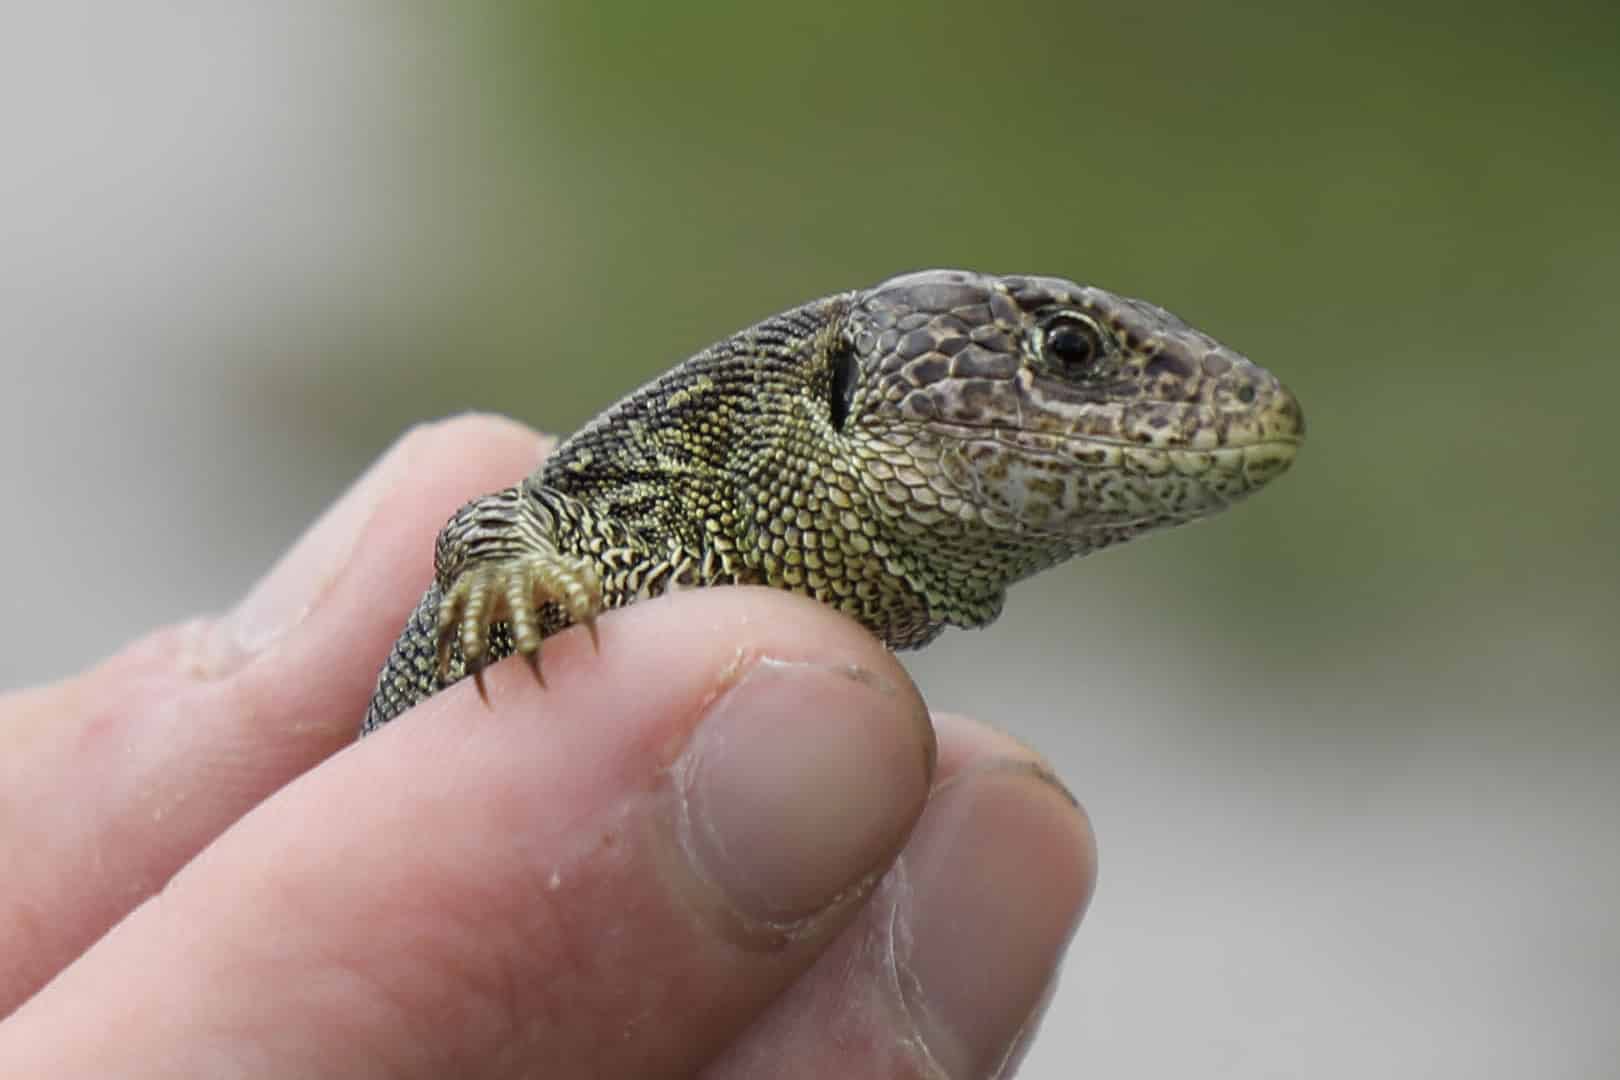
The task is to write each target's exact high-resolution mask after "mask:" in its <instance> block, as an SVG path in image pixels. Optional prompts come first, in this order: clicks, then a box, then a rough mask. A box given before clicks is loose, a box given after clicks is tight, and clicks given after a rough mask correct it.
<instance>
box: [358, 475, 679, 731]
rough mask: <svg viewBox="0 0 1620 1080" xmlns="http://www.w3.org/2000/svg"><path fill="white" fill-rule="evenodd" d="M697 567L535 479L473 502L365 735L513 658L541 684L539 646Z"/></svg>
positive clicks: (447, 541)
mask: <svg viewBox="0 0 1620 1080" xmlns="http://www.w3.org/2000/svg"><path fill="white" fill-rule="evenodd" d="M691 562H692V560H691V559H690V558H689V557H687V556H685V555H683V554H682V553H680V552H678V551H676V550H661V549H658V548H655V547H653V546H652V545H649V544H648V543H647V542H646V541H645V540H644V539H643V538H642V537H641V536H639V535H638V534H637V533H636V532H634V531H633V530H631V529H629V528H627V527H625V526H624V525H622V524H620V523H618V522H616V521H614V520H612V519H609V518H605V517H603V516H602V515H600V514H597V513H593V512H592V511H591V510H590V509H589V508H587V507H586V506H585V504H584V503H582V502H581V501H580V500H578V499H575V498H573V497H571V496H568V495H564V494H562V493H560V492H558V491H555V490H554V489H551V488H548V487H546V486H544V485H543V484H540V483H539V482H538V481H536V480H535V479H532V478H531V479H530V480H528V481H525V482H524V483H522V484H519V485H517V486H516V487H511V488H507V489H506V490H504V491H499V492H496V493H494V494H492V495H485V496H483V497H481V498H477V499H474V500H473V501H472V502H469V503H467V504H466V505H465V506H463V507H462V508H461V509H460V510H458V511H457V512H456V514H455V516H454V517H452V518H451V519H450V521H449V523H448V524H446V525H445V527H444V529H443V530H442V531H441V532H440V533H439V539H438V544H437V546H436V549H435V553H434V582H433V585H432V586H431V587H430V588H429V589H428V590H427V592H426V593H425V594H424V595H423V597H422V601H421V603H419V604H418V605H417V608H416V611H415V612H413V613H412V615H411V618H410V621H409V622H408V623H407V624H406V627H405V630H404V632H403V633H402V634H401V635H400V637H399V640H398V641H397V642H396V643H395V645H394V648H393V651H392V652H391V653H390V654H389V657H388V660H387V662H386V663H385V664H384V665H383V669H382V672H381V673H380V674H379V676H378V679H377V689H376V693H375V694H374V695H373V697H372V701H371V706H370V708H369V709H368V710H367V712H366V719H365V722H364V724H363V726H362V728H361V734H365V733H367V732H370V731H372V730H374V729H376V728H378V727H380V726H382V725H383V724H385V723H387V722H388V721H389V720H392V719H393V718H394V717H395V716H397V715H399V714H400V713H402V712H404V711H405V710H406V709H408V708H410V707H411V706H412V705H415V704H416V703H417V702H419V701H422V700H424V699H426V698H428V697H431V696H432V695H433V694H435V693H437V692H438V691H439V690H441V689H443V688H444V687H446V686H449V685H450V684H451V683H454V682H457V681H458V680H460V679H462V678H464V677H466V676H467V675H471V676H473V678H474V679H475V680H477V681H478V688H479V693H480V695H482V694H483V693H484V688H483V670H484V668H485V667H487V666H488V665H490V664H492V663H494V662H495V661H497V660H500V659H502V658H504V657H506V656H510V655H512V654H513V653H517V654H518V655H521V656H522V657H523V658H524V659H525V661H526V662H527V663H528V664H529V666H530V668H531V669H532V670H533V671H534V672H535V675H536V677H537V678H538V677H539V674H540V643H541V641H542V640H543V639H544V638H546V637H549V636H550V635H552V634H554V633H556V632H558V631H559V630H562V629H564V628H565V627H568V626H572V625H574V624H576V623H578V624H583V625H585V626H587V627H589V628H590V629H591V633H592V636H593V637H594V636H595V626H594V620H595V617H596V615H597V614H598V613H600V612H602V611H604V610H606V609H608V608H613V607H618V606H621V605H623V604H626V603H629V602H631V601H632V600H635V599H638V598H640V597H643V596H649V595H655V594H656V593H659V592H662V591H664V589H665V588H667V587H668V586H669V585H670V584H673V583H676V582H677V581H679V580H681V579H682V578H683V577H684V576H685V572H686V567H688V566H689V565H690V564H691Z"/></svg>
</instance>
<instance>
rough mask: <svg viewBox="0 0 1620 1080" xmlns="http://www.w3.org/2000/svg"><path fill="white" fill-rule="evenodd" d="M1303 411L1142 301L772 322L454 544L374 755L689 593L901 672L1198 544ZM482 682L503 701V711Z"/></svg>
mask: <svg viewBox="0 0 1620 1080" xmlns="http://www.w3.org/2000/svg"><path fill="white" fill-rule="evenodd" d="M1303 436H1304V418H1303V415H1302V413H1301V411H1300V408H1299V404H1298V403H1297V402H1296V401H1295V399H1294V397H1293V395H1292V394H1290V393H1289V391H1288V390H1287V389H1286V388H1285V387H1284V386H1283V385H1282V384H1281V383H1280V382H1278V380H1277V379H1276V378H1275V377H1274V376H1272V375H1271V374H1269V373H1268V372H1266V371H1264V370H1263V369H1261V368H1260V367H1258V366H1257V365H1255V364H1253V363H1251V362H1250V361H1249V360H1247V359H1246V358H1244V357H1243V356H1241V355H1240V354H1238V353H1236V352H1234V351H1233V350H1231V349H1228V348H1227V347H1225V346H1223V345H1221V344H1220V343H1219V342H1217V341H1215V340H1214V339H1213V338H1211V337H1209V336H1208V335H1206V334H1204V333H1202V332H1200V331H1198V330H1195V329H1193V328H1192V327H1189V326H1188V325H1187V324H1185V323H1184V322H1182V321H1181V320H1180V319H1178V318H1176V317H1175V316H1174V315H1172V314H1170V313H1169V312H1167V311H1165V310H1163V309H1162V308H1159V307H1156V306H1154V305H1152V304H1149V303H1146V302H1144V301H1141V300H1132V299H1128V298H1124V297H1119V296H1116V295H1114V294H1112V293H1109V292H1105V291H1103V290H1101V289H1098V288H1094V287H1091V286H1085V285H1077V284H1074V283H1073V282H1069V281H1065V280H1062V279H1059V278H1048V277H1030V276H1008V277H995V276H990V275H984V274H978V273H973V272H969V271H958V270H931V271H923V272H920V273H914V274H906V275H902V276H900V277H896V278H892V279H890V280H889V281H886V282H883V283H882V284H880V285H877V286H875V287H873V288H870V289H864V290H858V291H854V292H845V293H839V294H836V295H833V296H829V297H825V298H823V299H820V300H816V301H813V302H811V303H808V304H805V305H803V306H801V307H798V308H795V309H793V310H791V311H788V312H785V313H783V314H780V315H777V316H774V317H772V318H770V319H766V320H765V321H764V322H761V323H758V324H756V325H755V326H752V327H750V328H748V329H746V330H743V331H742V332H740V333H738V334H736V335H734V336H732V337H730V338H728V339H726V340H724V341H722V342H720V343H718V344H716V345H714V346H711V347H710V348H708V349H706V350H704V351H703V352H700V353H698V354H697V355H696V356H693V357H692V358H691V359H689V360H687V361H685V362H684V363H682V364H680V365H678V366H676V367H675V368H673V369H671V370H670V371H668V372H666V373H665V374H664V375H662V376H660V377H659V378H657V379H655V380H654V381H653V382H651V383H649V384H647V385H646V386H644V387H642V388H641V389H640V390H637V391H635V392H634V393H632V394H631V395H630V396H628V397H626V398H624V399H623V400H621V401H620V402H619V403H618V404H616V405H614V406H612V407H611V408H609V409H608V410H606V411H605V412H603V413H602V414H600V415H599V416H598V417H597V418H596V419H594V420H592V421H591V422H590V423H588V424H587V425H586V426H585V427H584V428H582V429H581V430H580V431H579V432H578V433H577V434H575V435H574V436H572V437H571V438H569V439H568V440H566V441H565V442H563V443H562V444H561V445H560V446H559V447H558V448H557V450H556V451H555V452H554V453H553V454H552V455H551V456H550V457H549V458H548V459H547V460H546V462H545V463H544V464H543V465H542V466H541V467H540V468H539V469H538V470H537V471H536V472H535V473H534V474H533V475H531V476H529V477H528V478H527V479H525V480H523V481H522V482H521V483H519V484H517V485H516V486H514V487H511V488H508V489H506V490H504V491H501V492H497V493H494V494H491V495H486V496H483V497H481V498H477V499H474V500H473V501H472V502H469V503H468V504H467V505H466V506H464V507H463V508H462V509H461V510H460V511H458V512H457V513H456V515H455V516H454V517H453V518H452V519H451V520H450V522H449V523H448V524H447V525H446V526H445V527H444V530H443V531H442V532H441V533H440V534H439V538H438V543H437V547H436V551H435V575H434V582H433V584H432V585H431V586H430V587H429V588H428V590H427V592H426V594H425V595H424V596H423V598H422V601H421V603H420V604H419V605H418V607H417V609H416V611H415V612H414V613H413V614H412V615H411V617H410V620H409V621H408V623H407V624H406V626H405V629H404V631H403V632H402V633H401V635H400V637H399V640H398V641H397V643H396V644H395V645H394V648H393V651H392V652H391V653H390V655H389V657H388V659H387V661H386V663H385V664H384V666H383V669H382V671H381V673H380V675H379V676H378V681H377V689H376V692H375V694H374V696H373V697H372V700H371V705H370V707H369V709H368V710H367V713H366V717H365V721H364V724H363V726H362V728H361V733H362V734H365V733H367V732H370V731H373V730H375V729H376V728H378V727H380V726H382V725H383V724H385V723H387V722H388V721H389V720H392V719H393V718H394V717H395V716H397V715H399V714H400V713H401V712H403V711H405V710H406V709H407V708H409V707H410V706H412V705H414V704H416V703H417V702H419V701H421V700H423V699H424V698H427V697H429V696H431V695H432V694H434V693H437V692H438V691H439V690H440V689H442V688H444V687H445V686H447V685H449V684H450V683H453V682H455V681H457V680H458V679H460V678H462V677H464V676H465V675H467V674H472V675H475V676H477V675H478V674H479V673H480V672H481V671H482V669H483V668H484V667H485V666H486V665H488V664H489V663H491V662H493V661H495V660H498V659H500V658H502V657H504V656H507V655H510V654H512V653H513V652H517V653H520V654H521V655H523V656H524V657H525V659H527V660H528V661H529V663H530V664H531V666H533V667H534V668H535V671H536V674H537V675H538V673H539V667H538V663H539V660H538V656H539V647H540V642H541V640H542V639H543V638H545V637H547V636H549V635H550V634H552V633H555V632H557V631H559V630H561V629H563V628H565V627H567V626H570V625H573V624H575V623H585V624H587V625H589V624H590V623H591V620H592V619H593V618H594V617H595V615H596V614H597V613H599V612H601V611H603V610H606V609H610V608H615V607H620V606H622V605H624V604H628V603H632V602H634V601H636V600H639V599H643V598H646V597H650V596H656V595H658V594H660V593H662V592H664V591H666V590H668V589H669V588H671V587H675V586H682V587H684V586H697V585H723V584H764V585H772V586H776V587H779V588H785V589H791V590H793V591H795V592H800V593H804V594H807V595H810V596H814V597H816V598H817V599H819V600H821V601H823V602H825V603H828V604H831V605H832V606H834V607H836V608H838V609H839V610H841V611H843V612H845V613H847V614H849V615H851V616H852V617H854V618H855V619H857V620H858V621H860V622H861V623H862V624H863V625H864V626H866V627H867V629H869V630H870V631H872V633H874V634H875V635H877V636H878V637H879V638H880V639H882V640H883V641H884V642H885V643H886V644H887V645H889V646H890V647H891V648H896V649H901V648H914V647H917V646H921V645H925V644H927V643H928V642H929V641H930V640H932V639H933V638H934V637H935V636H936V635H938V633H939V632H940V630H942V629H943V628H944V627H945V626H947V625H953V626H964V627H975V626H984V625H986V624H988V623H990V622H991V621H992V620H994V619H995V618H996V616H997V614H999V613H1000V610H1001V606H1002V600H1003V597H1004V595H1005V591H1006V588H1007V586H1008V585H1009V584H1011V583H1012V582H1014V581H1017V580H1019V579H1021V578H1024V577H1028V576H1029V575H1031V574H1033V573H1035V572H1037V571H1039V570H1042V569H1044V568H1046V567H1049V566H1052V565H1053V564H1055V563H1058V562H1061V561H1063V560H1064V559H1068V558H1070V557H1073V556H1076V555H1084V554H1087V553H1089V552H1092V551H1095V550H1098V549H1099V548H1103V547H1107V546H1109V545H1111V544H1115V543H1119V542H1121V541H1123V540H1127V539H1130V538H1131V537H1134V536H1137V535H1139V534H1141V533H1144V532H1147V531H1150V530H1153V529H1158V528H1163V527H1167V526H1172V525H1178V524H1182V523H1185V522H1188V521H1193V520H1196V519H1198V518H1200V517H1203V516H1206V515H1208V514H1211V513H1214V512H1216V511H1218V510H1221V509H1223V508H1225V507H1226V506H1228V505H1230V504H1231V503H1233V502H1235V501H1236V500H1238V499H1240V498H1242V497H1244V496H1246V495H1248V494H1250V493H1251V492H1253V491H1255V490H1256V489H1258V488H1259V487H1261V486H1262V485H1264V484H1265V483H1266V482H1268V481H1269V480H1271V479H1272V478H1273V477H1275V476H1277V475H1278V474H1280V473H1281V472H1283V471H1284V470H1285V469H1287V468H1288V466H1289V465H1290V464H1291V463H1292V461H1293V458H1294V455H1295V453H1296V451H1297V449H1298V447H1299V444H1300V442H1301V440H1302V438H1303ZM481 687H482V683H481V682H480V688H481Z"/></svg>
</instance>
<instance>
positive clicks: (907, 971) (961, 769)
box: [702, 715, 1096, 1080]
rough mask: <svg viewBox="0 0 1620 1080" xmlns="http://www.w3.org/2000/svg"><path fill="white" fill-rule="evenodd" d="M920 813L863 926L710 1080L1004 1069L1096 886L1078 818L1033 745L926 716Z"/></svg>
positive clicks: (1011, 1064) (1035, 1019) (1012, 1064)
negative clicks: (929, 779) (929, 742)
mask: <svg viewBox="0 0 1620 1080" xmlns="http://www.w3.org/2000/svg"><path fill="white" fill-rule="evenodd" d="M935 725H936V727H937V729H938V735H939V747H940V750H939V767H938V770H937V772H936V775H935V784H934V793H933V795H932V797H931V798H930V802H929V807H928V809H927V811H925V813H924V815H923V818H922V820H921V821H920V822H919V824H918V827H917V829H916V831H915V832H914V834H913V836H912V838H911V840H910V842H908V844H907V846H906V849H905V851H903V852H902V854H901V856H900V858H899V860H897V862H896V864H895V866H894V867H892V868H891V869H890V871H889V872H888V873H887V874H886V875H885V877H884V880H883V882H882V884H881V885H880V886H879V888H878V890H877V892H876V893H875V894H874V895H873V896H872V898H871V899H870V900H869V901H868V902H867V904H866V906H865V907H864V908H863V909H862V911H861V914H860V916H859V918H857V919H856V921H855V922H854V923H853V924H851V925H850V926H849V928H848V929H846V930H845V931H844V932H843V933H842V934H841V935H840V936H839V939H838V941H836V942H834V943H833V945H832V946H831V947H830V948H829V949H828V950H827V952H826V953H824V954H823V955H822V956H821V958H820V959H819V960H818V961H817V962H816V965H815V967H814V968H812V969H811V970H810V972H808V973H807V974H806V975H805V977H804V978H802V979H799V980H798V981H797V982H795V983H794V985H793V986H792V987H790V988H789V989H788V991H787V992H786V993H784V994H783V995H782V997H781V998H779V999H778V1000H777V1001H776V1002H775V1003H773V1005H772V1006H771V1008H770V1010H769V1011H768V1012H767V1013H766V1014H765V1016H763V1017H762V1018H761V1019H760V1021H759V1022H758V1023H757V1024H755V1025H754V1026H752V1027H751V1028H750V1029H749V1030H748V1031H747V1032H746V1033H744V1035H743V1036H742V1037H741V1038H740V1039H739V1040H738V1041H737V1042H736V1044H734V1045H733V1046H732V1047H730V1048H729V1049H728V1051H727V1052H726V1053H725V1054H723V1055H722V1056H721V1057H720V1058H719V1059H718V1060H717V1061H715V1062H714V1063H713V1064H712V1065H711V1066H710V1067H709V1068H707V1069H705V1070H704V1072H703V1074H702V1075H703V1077H704V1078H705V1080H731V1078H736V1080H746V1078H749V1077H756V1076H767V1075H768V1076H773V1077H781V1078H783V1080H794V1078H799V1077H804V1078H806V1080H810V1078H819V1077H826V1076H837V1077H847V1078H849V1080H860V1078H864V1077H872V1078H877V1077H917V1078H925V1077H926V1078H939V1077H945V1076H949V1077H954V1078H968V1077H1001V1076H1011V1075H1012V1074H1013V1072H1014V1070H1015V1069H1016V1067H1017V1064H1018V1061H1019V1059H1020V1058H1021V1056H1022V1054H1023V1052H1024V1051H1025V1050H1026V1049H1027V1047H1028V1045H1029V1042H1030V1041H1031V1040H1032V1039H1033V1037H1034V1034H1035V1031H1036V1028H1037V1026H1038V1024H1039V1021H1040V1018H1041V1015H1042V1014H1043V1013H1044V1011H1045V1007H1046V1005H1047V1003H1048V1002H1049V1001H1050V995H1051V991H1052V989H1053V987H1054V986H1055V982H1056V975H1057V969H1058V963H1059V961H1060V960H1061V958H1062V956H1063V953H1064V950H1065V948H1066V946H1067V944H1068V941H1069V939H1070V937H1071V936H1072V934H1073V933H1074V931H1075V929H1076V928H1077V926H1078V923H1079V920H1080V918H1081V917H1082V915H1083V914H1084V911H1085V909H1086V906H1087V904H1088V903H1089V901H1090V897H1091V894H1092V890H1093V889H1094V887H1095V884H1096V843H1095V839H1094V838H1093V836H1092V833H1091V828H1090V823H1089V821H1088V820H1087V818H1086V816H1085V813H1084V811H1083V810H1081V809H1080V807H1079V806H1078V805H1077V804H1076V803H1075V802H1074V801H1073V797H1072V796H1070V795H1069V793H1068V792H1067V791H1066V790H1065V789H1064V788H1063V787H1062V786H1061V784H1059V783H1058V781H1057V780H1056V778H1055V777H1054V776H1053V774H1052V773H1051V771H1050V770H1049V768H1048V767H1047V765H1046V763H1045V761H1044V759H1042V758H1041V757H1040V756H1039V755H1038V754H1037V753H1035V752H1034V751H1033V750H1031V749H1029V748H1027V747H1025V746H1023V745H1021V744H1019V743H1017V742H1015V741H1014V740H1012V739H1011V738H1009V737H1007V736H1005V735H1002V734H1000V733H998V732H995V731H993V730H992V729H990V728H988V727H986V726H984V725H982V724H978V723H976V722H974V721H972V720H969V719H967V718H964V717H958V716H950V715H942V716H936V717H935Z"/></svg>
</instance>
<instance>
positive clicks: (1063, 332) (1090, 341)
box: [1046, 320, 1102, 375]
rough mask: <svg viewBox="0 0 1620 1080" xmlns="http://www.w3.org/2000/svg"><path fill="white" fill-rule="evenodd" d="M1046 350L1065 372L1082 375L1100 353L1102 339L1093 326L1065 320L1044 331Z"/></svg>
mask: <svg viewBox="0 0 1620 1080" xmlns="http://www.w3.org/2000/svg"><path fill="white" fill-rule="evenodd" d="M1046 351H1047V352H1048V353H1049V354H1050V355H1051V356H1052V358H1053V359H1054V360H1056V361H1057V362H1058V365H1059V366H1060V367H1061V368H1062V369H1063V371H1064V373H1065V374H1069V375H1083V374H1085V373H1086V372H1087V371H1089V370H1090V369H1091V367H1092V365H1093V364H1095V363H1096V362H1097V358H1098V357H1099V356H1101V355H1102V341H1101V339H1100V338H1099V337H1098V335H1097V331H1096V330H1095V329H1094V328H1093V327H1091V326H1088V325H1087V324H1085V323H1082V322H1075V321H1072V320H1066V321H1064V322H1060V323H1057V324H1055V325H1054V326H1053V327H1052V328H1051V329H1050V330H1048V331H1047V332H1046Z"/></svg>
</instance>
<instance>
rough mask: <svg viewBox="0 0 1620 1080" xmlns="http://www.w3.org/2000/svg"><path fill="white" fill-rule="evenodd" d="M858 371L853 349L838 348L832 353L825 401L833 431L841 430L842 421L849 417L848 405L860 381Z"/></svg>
mask: <svg viewBox="0 0 1620 1080" xmlns="http://www.w3.org/2000/svg"><path fill="white" fill-rule="evenodd" d="M860 373H861V369H860V365H859V364H858V363H857V362H856V360H855V351H854V350H853V349H839V350H838V351H837V352H836V353H834V354H833V357H832V380H831V382H830V384H829V387H828V392H827V395H828V401H827V403H828V405H829V406H830V407H831V411H832V426H833V429H834V430H835V431H843V430H844V421H845V420H848V419H849V407H850V405H851V404H852V403H853V402H854V400H855V384H856V383H857V382H859V381H860Z"/></svg>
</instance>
